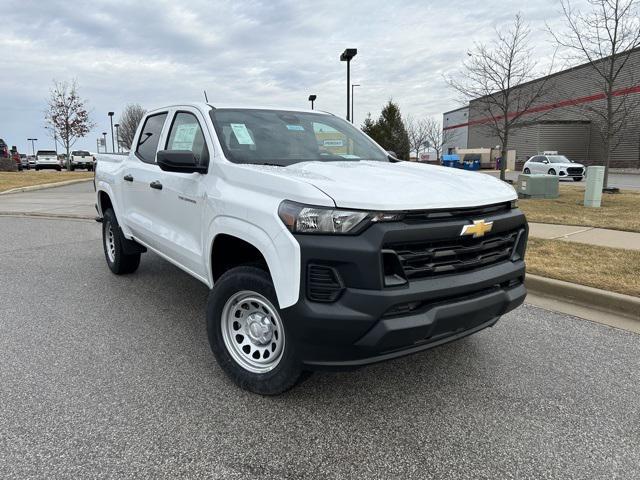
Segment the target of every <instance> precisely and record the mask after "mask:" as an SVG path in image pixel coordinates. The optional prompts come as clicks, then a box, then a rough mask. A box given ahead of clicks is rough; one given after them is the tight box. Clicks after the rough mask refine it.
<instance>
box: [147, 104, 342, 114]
mask: <svg viewBox="0 0 640 480" xmlns="http://www.w3.org/2000/svg"><path fill="white" fill-rule="evenodd" d="M172 107H194V108H198V109H200V110H201V111H203V112H205V111H208V110H210V109H211V108H233V109H244V110H285V111H289V112H301V113H319V114H323V115H333V114H332V113H330V112H325V111H323V110H311V109H308V108H297V107H274V106H269V107H267V106H260V105H237V104H236V105H233V104H215V105H214V104H213V103H206V102H174V103H170V104H167V105H163V106H162V107H158V108H154V109H153V110H149V112H147V114H149V113H155V112H159V111H162V110H165V109H167V108H172Z"/></svg>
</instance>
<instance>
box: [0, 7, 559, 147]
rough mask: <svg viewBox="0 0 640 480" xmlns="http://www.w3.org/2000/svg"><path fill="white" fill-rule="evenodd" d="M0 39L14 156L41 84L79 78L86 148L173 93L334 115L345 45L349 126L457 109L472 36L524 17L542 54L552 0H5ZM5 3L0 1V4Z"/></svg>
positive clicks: (3, 110) (39, 131)
mask: <svg viewBox="0 0 640 480" xmlns="http://www.w3.org/2000/svg"><path fill="white" fill-rule="evenodd" d="M4 3H5V7H3V14H4V16H3V20H4V22H3V23H4V26H5V28H4V29H3V32H2V34H0V52H1V54H2V63H3V64H4V65H8V66H9V68H8V69H5V73H4V74H3V75H2V76H0V137H2V138H4V139H5V140H7V142H8V143H10V144H16V145H18V148H19V149H21V150H22V151H25V150H26V138H27V137H29V136H37V137H38V138H39V139H41V141H39V142H38V144H39V145H40V146H42V147H45V146H51V145H52V143H53V142H52V141H48V140H46V138H47V137H46V134H45V131H44V129H43V128H42V125H43V115H42V111H43V109H44V105H45V99H46V97H47V94H48V89H49V87H50V85H51V81H52V79H54V78H55V79H59V80H64V79H71V78H77V80H78V82H79V84H80V87H81V93H82V94H83V95H84V97H86V98H87V99H88V100H89V102H90V106H91V108H92V110H93V117H94V120H95V121H96V122H97V123H98V125H97V127H96V129H95V131H94V132H92V133H91V135H90V136H89V137H88V138H87V139H84V140H82V141H81V142H80V143H79V146H80V145H81V146H83V147H85V148H89V149H94V150H95V139H96V137H97V136H99V133H100V132H102V131H104V130H107V125H108V123H107V120H108V119H107V117H106V112H107V111H108V110H115V111H116V112H118V111H119V110H120V109H121V108H122V107H123V106H124V105H125V104H126V103H129V102H137V103H141V104H142V105H144V106H145V107H148V108H152V107H155V106H160V105H162V104H165V103H167V102H172V101H191V100H201V99H202V90H203V89H206V90H207V92H208V95H209V99H210V100H211V101H213V102H214V103H225V104H228V103H237V104H242V105H251V104H259V105H274V106H281V107H285V106H296V107H300V106H302V107H306V106H307V105H308V102H307V100H306V99H307V96H308V95H309V94H310V93H315V94H317V95H318V101H317V106H318V108H321V109H323V110H328V111H332V112H334V113H336V114H338V115H343V114H344V112H345V106H344V105H345V92H344V90H345V66H344V64H343V63H341V62H339V60H338V57H339V54H340V52H341V51H342V50H343V49H344V48H345V47H357V48H358V56H357V57H356V58H355V60H354V61H353V63H352V79H353V81H354V83H360V84H362V86H361V87H360V88H359V89H358V90H356V92H357V93H356V121H357V122H358V123H361V122H362V120H363V119H364V115H365V114H366V112H369V111H370V112H372V113H373V115H374V116H375V115H377V114H378V112H379V110H380V107H381V106H382V104H383V103H384V102H386V100H388V99H389V98H391V97H393V98H394V99H395V100H396V101H398V102H399V103H400V106H401V109H402V111H403V113H407V114H409V113H410V114H412V115H414V116H426V115H438V116H439V115H440V114H441V113H442V111H445V110H448V109H450V108H454V107H456V106H457V100H456V97H455V94H454V93H453V92H452V91H451V90H450V89H449V88H447V86H446V84H445V82H444V81H443V79H442V77H443V74H444V73H445V72H449V71H455V69H456V68H457V67H458V66H459V64H460V62H461V61H462V60H463V59H464V57H465V53H466V51H467V49H468V48H469V47H470V46H471V45H472V44H473V42H474V41H486V40H488V39H490V38H491V37H492V34H493V28H494V27H496V26H499V25H502V24H504V23H505V22H509V21H510V20H511V18H512V17H513V15H515V13H517V12H518V11H522V13H523V15H524V17H525V18H526V19H527V20H529V21H530V22H531V24H532V28H533V29H534V30H535V31H536V32H537V33H536V35H535V37H536V38H539V39H540V42H539V45H538V46H539V52H540V55H541V58H543V59H544V58H545V56H549V55H550V53H551V47H550V45H549V44H548V43H546V42H545V38H546V36H545V34H544V31H543V29H544V22H545V20H549V21H550V22H551V23H552V24H553V23H554V22H555V21H556V20H555V18H556V10H557V3H556V2H555V1H554V0H543V1H541V2H530V3H531V4H530V5H523V4H522V3H521V2H516V1H498V0H487V1H486V2H482V4H480V3H479V2H476V1H466V0H462V1H453V2H446V3H445V2H437V3H435V2H426V1H396V2H388V1H386V2H384V1H369V2H364V1H352V2H344V1H337V0H328V1H324V2H310V1H309V2H307V1H300V0H298V1H288V0H275V1H268V0H265V1H258V0H245V1H242V2H238V1H232V0H220V1H212V0H190V1H188V2H187V1H177V0H174V1H157V2H151V1H150V2H137V1H118V2H114V1H94V2H83V1H72V0H66V1H54V0H49V1H46V2H40V1H18V0H9V1H8V2H6V1H5V2H4ZM7 3H8V5H6V4H7Z"/></svg>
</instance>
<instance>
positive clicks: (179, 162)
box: [157, 150, 207, 173]
mask: <svg viewBox="0 0 640 480" xmlns="http://www.w3.org/2000/svg"><path fill="white" fill-rule="evenodd" d="M157 164H158V166H159V167H160V169H161V170H164V171H165V172H177V173H206V172H207V166H206V165H199V163H198V160H197V158H196V156H195V155H194V153H193V152H192V151H191V150H160V151H159V152H158V160H157Z"/></svg>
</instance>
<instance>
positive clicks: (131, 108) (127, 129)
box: [118, 103, 147, 150]
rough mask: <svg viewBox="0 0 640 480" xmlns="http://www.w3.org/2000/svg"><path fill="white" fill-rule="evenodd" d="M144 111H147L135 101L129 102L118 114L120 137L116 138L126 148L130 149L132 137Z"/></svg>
mask: <svg viewBox="0 0 640 480" xmlns="http://www.w3.org/2000/svg"><path fill="white" fill-rule="evenodd" d="M145 113H147V111H146V110H145V109H144V108H142V107H141V106H140V105H138V104H137V103H130V104H128V105H127V106H126V107H124V110H123V112H122V115H120V120H118V123H120V129H119V137H120V138H119V139H118V142H119V143H120V146H121V147H124V148H126V149H127V150H130V149H131V144H132V143H133V137H135V135H136V130H137V129H138V125H139V124H140V121H141V120H142V117H144V114H145Z"/></svg>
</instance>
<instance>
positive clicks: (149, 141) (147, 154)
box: [136, 113, 167, 163]
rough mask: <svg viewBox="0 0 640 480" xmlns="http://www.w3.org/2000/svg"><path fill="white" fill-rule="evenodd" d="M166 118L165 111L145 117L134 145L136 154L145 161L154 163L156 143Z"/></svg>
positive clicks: (158, 140) (156, 149)
mask: <svg viewBox="0 0 640 480" xmlns="http://www.w3.org/2000/svg"><path fill="white" fill-rule="evenodd" d="M166 119H167V114H166V113H159V114H157V115H152V116H150V117H147V119H146V120H145V122H144V126H143V127H142V132H141V133H140V138H139V139H138V145H137V146H136V155H137V156H138V158H139V159H140V160H142V161H143V162H145V163H156V152H157V151H158V143H159V142H160V134H161V133H162V126H163V125H164V121H165V120H166Z"/></svg>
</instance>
